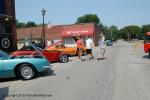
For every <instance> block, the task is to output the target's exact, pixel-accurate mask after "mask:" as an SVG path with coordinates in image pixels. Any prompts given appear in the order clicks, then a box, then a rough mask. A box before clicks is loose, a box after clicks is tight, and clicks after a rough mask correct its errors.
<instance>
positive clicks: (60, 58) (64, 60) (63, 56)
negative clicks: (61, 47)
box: [59, 54, 68, 63]
mask: <svg viewBox="0 0 150 100" xmlns="http://www.w3.org/2000/svg"><path fill="white" fill-rule="evenodd" d="M59 60H60V62H61V63H66V62H68V56H67V55H65V54H62V55H60V57H59Z"/></svg>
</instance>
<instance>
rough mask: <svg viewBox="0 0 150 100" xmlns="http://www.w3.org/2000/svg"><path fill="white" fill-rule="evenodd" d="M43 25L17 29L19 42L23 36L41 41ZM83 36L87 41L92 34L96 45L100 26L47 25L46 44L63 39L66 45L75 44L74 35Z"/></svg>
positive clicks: (82, 24) (85, 24) (92, 24)
mask: <svg viewBox="0 0 150 100" xmlns="http://www.w3.org/2000/svg"><path fill="white" fill-rule="evenodd" d="M41 33H42V27H29V28H20V29H17V38H18V42H19V41H21V36H24V37H27V38H29V39H32V41H35V42H40V40H41ZM79 35H80V36H82V39H83V41H84V42H85V37H86V36H87V35H88V36H90V37H91V38H92V39H93V41H94V43H95V45H97V42H98V36H99V30H98V26H97V25H96V24H94V23H81V24H72V25H56V26H52V27H51V28H47V27H45V41H46V45H47V46H48V45H50V44H51V43H52V42H58V41H62V43H63V44H65V45H66V46H71V47H72V46H75V45H76V43H75V41H74V40H73V36H79Z"/></svg>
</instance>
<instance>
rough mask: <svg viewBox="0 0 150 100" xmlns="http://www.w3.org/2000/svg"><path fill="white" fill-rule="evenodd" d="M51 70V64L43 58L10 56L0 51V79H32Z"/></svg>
mask: <svg viewBox="0 0 150 100" xmlns="http://www.w3.org/2000/svg"><path fill="white" fill-rule="evenodd" d="M48 68H51V66H50V63H49V62H48V61H47V59H45V58H44V57H42V56H17V57H14V56H10V55H8V54H7V53H5V52H3V51H2V50H0V78H9V77H19V78H21V79H24V80H28V79H32V78H34V77H36V76H37V74H38V72H42V71H44V70H46V69H48Z"/></svg>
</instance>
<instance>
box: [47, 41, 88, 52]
mask: <svg viewBox="0 0 150 100" xmlns="http://www.w3.org/2000/svg"><path fill="white" fill-rule="evenodd" d="M46 50H47V51H49V50H57V51H62V52H63V53H65V54H67V55H77V48H76V47H66V46H64V45H62V44H60V43H55V44H53V45H51V46H49V47H47V48H46ZM85 53H86V47H85V46H83V47H82V54H85Z"/></svg>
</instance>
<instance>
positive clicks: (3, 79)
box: [0, 78, 19, 100]
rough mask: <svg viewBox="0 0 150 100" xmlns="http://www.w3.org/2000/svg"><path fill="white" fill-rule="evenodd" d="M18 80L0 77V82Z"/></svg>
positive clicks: (16, 79)
mask: <svg viewBox="0 0 150 100" xmlns="http://www.w3.org/2000/svg"><path fill="white" fill-rule="evenodd" d="M18 80H19V79H18V78H2V79H0V83H3V82H10V81H18ZM0 100H1V99H0Z"/></svg>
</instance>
